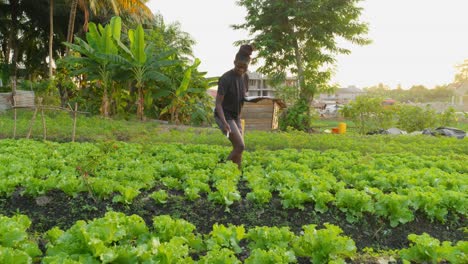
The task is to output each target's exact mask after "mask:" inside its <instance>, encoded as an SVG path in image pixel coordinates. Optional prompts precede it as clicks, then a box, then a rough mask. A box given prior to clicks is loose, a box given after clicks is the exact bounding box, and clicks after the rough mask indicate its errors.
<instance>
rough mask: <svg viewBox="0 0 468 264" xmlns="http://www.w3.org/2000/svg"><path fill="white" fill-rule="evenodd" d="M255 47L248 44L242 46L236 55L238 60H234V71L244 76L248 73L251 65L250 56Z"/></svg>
mask: <svg viewBox="0 0 468 264" xmlns="http://www.w3.org/2000/svg"><path fill="white" fill-rule="evenodd" d="M252 52H253V46H252V45H249V44H246V45H242V46H241V47H240V48H239V51H238V52H237V54H236V58H235V59H234V70H235V71H236V72H237V73H238V74H240V75H242V74H244V73H245V72H247V68H248V66H249V63H250V55H252Z"/></svg>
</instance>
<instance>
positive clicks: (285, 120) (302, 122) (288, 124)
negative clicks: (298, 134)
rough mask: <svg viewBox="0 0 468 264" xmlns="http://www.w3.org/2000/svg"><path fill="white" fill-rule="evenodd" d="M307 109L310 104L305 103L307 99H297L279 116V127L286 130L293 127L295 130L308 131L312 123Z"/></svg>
mask: <svg viewBox="0 0 468 264" xmlns="http://www.w3.org/2000/svg"><path fill="white" fill-rule="evenodd" d="M309 110H310V106H308V105H307V100H305V99H299V100H298V101H296V103H295V104H294V105H293V106H292V107H290V108H288V109H287V111H286V112H284V113H283V115H282V116H281V117H280V120H279V127H280V129H281V130H283V131H286V130H288V129H289V128H293V129H295V130H300V131H308V130H309V128H310V124H311V123H312V120H311V119H312V118H311V117H310V116H309Z"/></svg>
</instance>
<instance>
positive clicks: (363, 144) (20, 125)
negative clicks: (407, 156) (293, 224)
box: [0, 109, 468, 155]
mask: <svg viewBox="0 0 468 264" xmlns="http://www.w3.org/2000/svg"><path fill="white" fill-rule="evenodd" d="M31 117H32V111H30V110H25V109H22V110H18V114H17V129H16V138H25V137H26V135H27V134H28V130H29V127H30V123H31ZM44 118H45V123H46V129H47V131H46V134H47V139H48V140H51V141H57V142H69V141H71V140H72V127H73V119H72V118H71V117H70V115H69V114H68V113H62V112H47V113H46V115H45V117H44ZM340 122H342V121H337V120H320V121H316V122H314V124H313V125H314V126H315V125H317V126H318V125H320V126H322V127H325V126H326V127H327V128H328V127H336V126H337V125H338V123H340ZM346 123H347V124H348V128H350V129H348V132H349V133H347V134H345V135H336V134H324V133H313V134H308V133H303V132H299V131H289V132H266V131H246V134H245V142H246V148H247V151H254V150H277V149H285V148H295V149H314V150H319V151H324V150H327V149H338V150H342V151H349V150H353V151H359V152H361V153H385V152H388V153H399V152H408V151H409V152H413V153H420V154H438V155H445V154H447V153H451V152H452V153H463V154H468V146H467V142H468V141H467V140H466V139H464V140H457V139H454V138H448V137H431V136H425V135H422V136H388V135H373V136H366V135H358V134H357V133H354V132H353V131H352V130H353V129H352V126H353V124H352V123H351V122H347V121H346ZM13 126H14V121H13V112H12V111H9V112H6V113H5V112H4V113H3V114H0V138H13ZM457 127H458V128H461V129H463V128H464V127H466V124H460V126H457ZM43 134H44V131H43V125H42V116H41V115H40V114H38V116H37V118H36V121H35V123H34V125H33V127H32V138H33V139H37V140H42V139H43ZM108 140H117V141H126V142H134V143H141V144H158V143H169V142H172V143H184V144H209V145H220V146H227V147H229V146H230V142H229V141H228V140H226V138H225V137H224V136H223V135H222V133H220V131H219V129H218V128H215V127H190V126H176V125H163V124H160V123H158V122H156V121H146V122H140V121H136V120H111V119H104V118H101V117H98V116H92V117H86V116H83V115H81V116H79V117H78V118H77V127H76V141H78V142H84V141H89V142H100V141H108Z"/></svg>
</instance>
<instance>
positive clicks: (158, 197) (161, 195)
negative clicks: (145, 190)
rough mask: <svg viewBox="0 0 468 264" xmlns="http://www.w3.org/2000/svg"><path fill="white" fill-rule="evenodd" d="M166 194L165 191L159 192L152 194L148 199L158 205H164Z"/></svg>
mask: <svg viewBox="0 0 468 264" xmlns="http://www.w3.org/2000/svg"><path fill="white" fill-rule="evenodd" d="M167 196H168V195H167V192H166V191H165V190H159V191H156V192H153V193H152V194H151V195H150V197H151V198H152V199H153V200H154V201H155V202H156V203H159V204H165V203H166V202H167Z"/></svg>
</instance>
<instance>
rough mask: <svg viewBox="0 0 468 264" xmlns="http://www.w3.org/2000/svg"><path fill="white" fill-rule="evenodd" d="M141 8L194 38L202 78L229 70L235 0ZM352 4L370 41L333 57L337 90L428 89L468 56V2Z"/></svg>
mask: <svg viewBox="0 0 468 264" xmlns="http://www.w3.org/2000/svg"><path fill="white" fill-rule="evenodd" d="M147 5H148V6H149V7H150V9H151V10H152V11H153V12H155V13H160V14H162V16H163V17H164V20H165V21H166V23H173V22H178V23H180V24H181V30H182V31H185V32H187V33H189V34H190V35H191V36H192V37H193V38H194V40H195V41H196V42H197V44H196V45H195V46H194V54H195V56H196V57H197V58H199V59H200V60H201V61H202V63H201V65H200V67H199V69H200V70H202V71H207V72H208V76H219V75H221V74H223V73H224V72H226V71H227V70H229V69H231V68H232V67H233V60H234V55H235V54H236V52H237V50H238V47H235V46H234V44H233V43H234V41H237V40H243V39H248V38H249V36H248V34H247V32H246V31H240V30H234V29H232V28H231V27H230V25H232V24H241V23H243V22H244V21H245V19H244V18H245V15H246V10H245V8H243V7H240V6H238V5H236V1H235V0H197V1H190V0H149V2H148V3H147ZM359 5H360V6H361V7H362V8H363V12H362V16H361V21H362V22H366V23H368V25H369V33H368V34H367V37H368V38H369V39H371V40H372V44H370V45H366V46H357V45H354V44H350V43H343V44H342V46H343V47H346V48H349V49H350V50H351V54H349V55H339V56H337V62H336V70H335V76H334V77H333V79H332V82H334V83H337V84H339V85H340V86H341V87H348V86H351V85H354V86H357V87H359V88H364V87H369V86H373V85H377V84H379V83H383V84H385V85H388V86H390V87H391V88H396V87H397V86H401V87H402V88H404V89H408V88H410V87H411V86H413V85H424V86H426V87H428V88H433V87H435V86H437V85H444V84H449V83H451V82H452V81H453V79H454V76H455V73H456V69H455V66H456V65H458V64H461V63H463V61H464V60H465V59H468V19H467V16H468V11H467V10H468V0H444V1H442V0H364V1H362V2H361V3H360V4H359ZM253 55H254V56H255V53H254V54H253ZM256 67H257V66H256V65H251V67H250V70H255V69H256Z"/></svg>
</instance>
